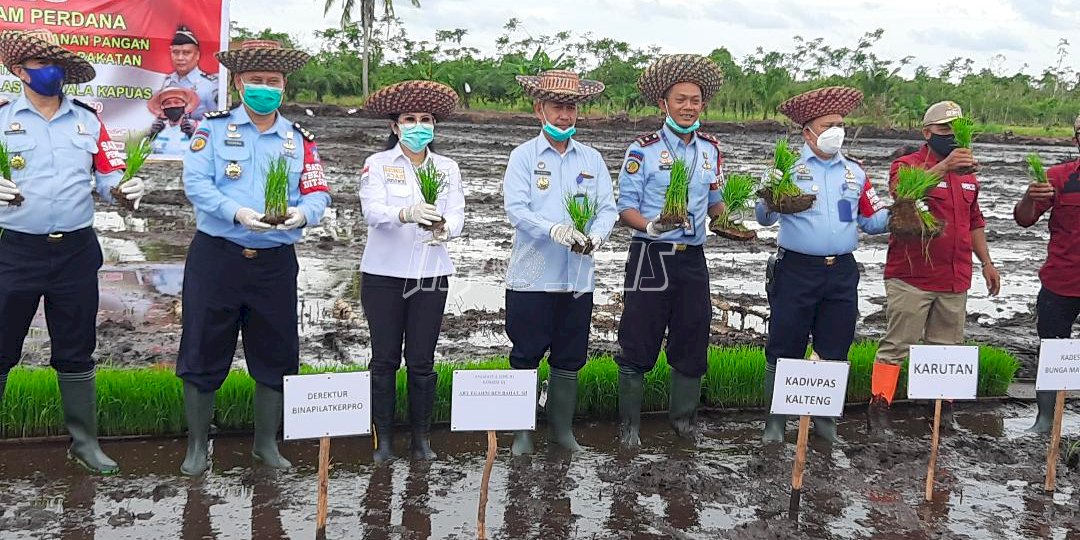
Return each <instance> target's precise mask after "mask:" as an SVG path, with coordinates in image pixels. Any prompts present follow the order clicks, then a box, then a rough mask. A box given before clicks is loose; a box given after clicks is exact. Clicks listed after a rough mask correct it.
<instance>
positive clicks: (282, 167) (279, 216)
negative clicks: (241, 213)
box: [262, 156, 289, 226]
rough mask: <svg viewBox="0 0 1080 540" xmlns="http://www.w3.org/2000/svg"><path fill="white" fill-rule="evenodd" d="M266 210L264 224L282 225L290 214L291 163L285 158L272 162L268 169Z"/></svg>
mask: <svg viewBox="0 0 1080 540" xmlns="http://www.w3.org/2000/svg"><path fill="white" fill-rule="evenodd" d="M265 195H266V210H265V211H264V214H265V215H264V216H263V218H262V222H263V223H269V224H270V225H275V226H277V225H281V224H282V223H285V220H286V219H288V214H289V161H288V159H286V158H285V156H278V157H277V158H276V159H272V160H270V163H269V164H268V165H267V169H266V192H265Z"/></svg>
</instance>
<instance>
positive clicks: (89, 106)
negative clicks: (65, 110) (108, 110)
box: [71, 99, 98, 114]
mask: <svg viewBox="0 0 1080 540" xmlns="http://www.w3.org/2000/svg"><path fill="white" fill-rule="evenodd" d="M71 102H72V103H74V104H76V105H78V106H80V107H82V108H84V109H86V110H88V111H90V112H92V113H94V114H97V113H98V110H97V109H95V108H94V106H93V105H90V104H88V103H83V102H82V101H79V100H77V99H72V100H71Z"/></svg>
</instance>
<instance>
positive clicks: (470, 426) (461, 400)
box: [450, 369, 536, 431]
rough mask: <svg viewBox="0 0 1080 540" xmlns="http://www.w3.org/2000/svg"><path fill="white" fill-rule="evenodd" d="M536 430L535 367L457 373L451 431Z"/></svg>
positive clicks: (467, 370)
mask: <svg viewBox="0 0 1080 540" xmlns="http://www.w3.org/2000/svg"><path fill="white" fill-rule="evenodd" d="M533 429H536V370H535V369H477V370H473V369H459V370H457V371H455V372H454V393H453V402H452V403H451V408H450V430H451V431H518V430H533Z"/></svg>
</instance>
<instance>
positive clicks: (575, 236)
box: [548, 223, 589, 247]
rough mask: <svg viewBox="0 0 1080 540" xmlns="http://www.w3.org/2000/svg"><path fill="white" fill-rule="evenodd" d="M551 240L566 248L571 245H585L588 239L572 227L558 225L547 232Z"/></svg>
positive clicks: (563, 224) (562, 224)
mask: <svg viewBox="0 0 1080 540" xmlns="http://www.w3.org/2000/svg"><path fill="white" fill-rule="evenodd" d="M548 234H549V235H550V236H551V239H552V240H554V241H555V242H557V243H559V244H562V245H564V246H566V247H570V245H571V244H578V245H581V246H584V245H585V242H588V241H589V239H588V237H586V236H585V235H584V234H581V233H580V232H578V230H577V229H575V228H574V226H573V225H567V224H565V223H559V224H558V225H555V226H554V227H552V228H551V230H550V231H548Z"/></svg>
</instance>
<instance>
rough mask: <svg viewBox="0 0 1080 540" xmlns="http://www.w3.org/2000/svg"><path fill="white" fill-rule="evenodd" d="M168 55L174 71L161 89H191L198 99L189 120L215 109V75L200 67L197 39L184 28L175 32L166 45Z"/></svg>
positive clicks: (167, 76) (216, 90) (216, 101)
mask: <svg viewBox="0 0 1080 540" xmlns="http://www.w3.org/2000/svg"><path fill="white" fill-rule="evenodd" d="M169 54H170V56H171V58H172V64H173V69H174V70H175V71H173V72H172V73H170V74H168V75H166V76H165V80H164V81H163V82H162V83H161V89H163V90H164V89H165V88H169V87H171V86H179V87H181V88H190V89H192V90H194V91H195V94H196V95H198V96H199V106H198V107H196V108H195V110H194V111H193V112H192V113H191V117H192V118H194V119H195V120H202V119H203V115H205V114H206V113H207V112H209V111H213V110H214V109H215V108H216V107H217V104H218V76H217V74H216V73H206V72H204V71H203V70H202V69H201V68H199V60H200V59H201V58H202V51H201V50H200V49H199V40H198V39H197V38H196V37H195V33H194V32H192V31H191V30H190V29H189V28H188V27H186V26H180V27H179V28H177V29H176V34H174V35H173V40H172V44H170V45H169Z"/></svg>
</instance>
